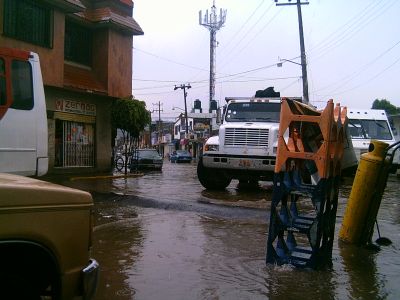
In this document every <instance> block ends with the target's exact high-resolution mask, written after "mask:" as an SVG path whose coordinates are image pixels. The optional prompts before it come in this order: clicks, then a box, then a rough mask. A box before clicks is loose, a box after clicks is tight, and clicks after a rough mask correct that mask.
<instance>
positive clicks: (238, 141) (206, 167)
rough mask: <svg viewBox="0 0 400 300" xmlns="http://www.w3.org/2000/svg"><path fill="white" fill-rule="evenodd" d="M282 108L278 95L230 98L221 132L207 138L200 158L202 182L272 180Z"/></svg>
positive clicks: (213, 185)
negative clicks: (273, 96)
mask: <svg viewBox="0 0 400 300" xmlns="http://www.w3.org/2000/svg"><path fill="white" fill-rule="evenodd" d="M292 99H294V98H292ZM295 100H300V98H298V99H297V98H296V99H295ZM280 110H281V99H280V98H279V97H278V98H256V97H253V98H227V105H226V108H225V112H224V114H223V123H222V124H221V126H220V128H219V134H218V136H213V137H210V138H209V139H208V140H207V141H206V144H205V146H204V149H203V155H202V157H201V158H200V160H199V162H198V166H197V175H198V178H199V181H200V183H201V184H202V185H203V186H204V187H205V188H208V189H224V188H226V187H227V186H228V185H229V184H230V182H231V180H232V179H238V180H239V182H240V183H255V182H257V181H259V180H272V177H273V173H274V168H275V160H276V151H277V145H278V130H279V119H280Z"/></svg>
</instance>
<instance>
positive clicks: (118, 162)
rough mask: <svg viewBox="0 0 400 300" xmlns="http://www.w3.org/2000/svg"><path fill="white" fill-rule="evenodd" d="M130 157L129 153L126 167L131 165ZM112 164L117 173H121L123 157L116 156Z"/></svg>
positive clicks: (123, 162)
mask: <svg viewBox="0 0 400 300" xmlns="http://www.w3.org/2000/svg"><path fill="white" fill-rule="evenodd" d="M131 157H132V155H131V154H130V153H129V154H128V164H127V166H128V167H129V166H130V164H131ZM114 163H115V168H116V169H117V170H118V171H119V172H121V171H122V170H123V169H124V168H125V156H124V155H121V154H117V156H116V158H115V161H114Z"/></svg>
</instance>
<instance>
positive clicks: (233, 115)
mask: <svg viewBox="0 0 400 300" xmlns="http://www.w3.org/2000/svg"><path fill="white" fill-rule="evenodd" d="M280 112H281V104H280V103H269V102H247V103H230V104H229V105H228V107H227V110H226V114H225V120H226V121H227V122H274V123H276V122H279V118H280Z"/></svg>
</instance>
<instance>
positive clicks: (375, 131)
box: [349, 119, 393, 140]
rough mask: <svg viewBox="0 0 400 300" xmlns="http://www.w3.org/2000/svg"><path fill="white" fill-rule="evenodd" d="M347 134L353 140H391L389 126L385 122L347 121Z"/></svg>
mask: <svg viewBox="0 0 400 300" xmlns="http://www.w3.org/2000/svg"><path fill="white" fill-rule="evenodd" d="M349 132H350V135H351V138H353V139H376V140H391V139H393V136H392V133H391V132H390V128H389V124H388V122H387V121H385V120H357V119H350V120H349Z"/></svg>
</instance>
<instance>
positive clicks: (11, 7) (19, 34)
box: [3, 0, 53, 48]
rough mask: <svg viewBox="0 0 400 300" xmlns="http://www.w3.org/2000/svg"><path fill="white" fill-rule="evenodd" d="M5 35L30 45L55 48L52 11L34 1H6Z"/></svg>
mask: <svg viewBox="0 0 400 300" xmlns="http://www.w3.org/2000/svg"><path fill="white" fill-rule="evenodd" d="M3 27H4V35H6V36H9V37H12V38H15V39H18V40H22V41H25V42H28V43H32V44H35V45H39V46H42V47H47V48H51V47H52V46H53V34H52V32H53V13H52V10H51V9H50V8H48V7H46V6H44V5H41V4H40V3H37V1H33V0H18V1H15V0H4V26H3Z"/></svg>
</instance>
